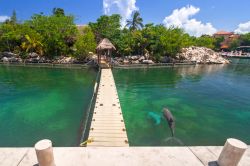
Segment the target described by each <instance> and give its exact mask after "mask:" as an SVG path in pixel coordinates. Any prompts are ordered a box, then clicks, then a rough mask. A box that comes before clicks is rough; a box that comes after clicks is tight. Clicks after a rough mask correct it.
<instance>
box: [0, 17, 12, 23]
mask: <svg viewBox="0 0 250 166" xmlns="http://www.w3.org/2000/svg"><path fill="white" fill-rule="evenodd" d="M7 19H10V17H9V16H0V22H4V21H6V20H7Z"/></svg>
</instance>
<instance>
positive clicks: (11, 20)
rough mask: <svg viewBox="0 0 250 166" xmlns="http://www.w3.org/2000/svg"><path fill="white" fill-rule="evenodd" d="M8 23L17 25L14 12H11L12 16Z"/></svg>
mask: <svg viewBox="0 0 250 166" xmlns="http://www.w3.org/2000/svg"><path fill="white" fill-rule="evenodd" d="M10 23H12V24H17V16H16V11H15V10H14V11H13V13H12V16H11V17H10Z"/></svg>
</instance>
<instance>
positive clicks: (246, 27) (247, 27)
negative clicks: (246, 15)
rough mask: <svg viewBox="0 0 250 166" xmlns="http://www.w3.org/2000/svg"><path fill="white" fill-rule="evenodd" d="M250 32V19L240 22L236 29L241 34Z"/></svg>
mask: <svg viewBox="0 0 250 166" xmlns="http://www.w3.org/2000/svg"><path fill="white" fill-rule="evenodd" d="M248 32H250V21H248V22H246V23H241V24H239V25H238V28H237V29H236V30H235V33H239V34H245V33H248Z"/></svg>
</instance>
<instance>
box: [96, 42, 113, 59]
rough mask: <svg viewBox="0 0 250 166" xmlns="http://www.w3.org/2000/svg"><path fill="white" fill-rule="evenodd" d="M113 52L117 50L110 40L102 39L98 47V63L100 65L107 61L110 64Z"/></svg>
mask: <svg viewBox="0 0 250 166" xmlns="http://www.w3.org/2000/svg"><path fill="white" fill-rule="evenodd" d="M113 50H116V48H115V46H114V45H113V44H112V43H111V42H110V40H109V39H107V38H104V39H102V41H101V42H100V43H99V44H98V46H97V47H96V51H97V55H98V63H99V64H100V63H101V60H103V61H105V63H110V62H111V56H112V51H113Z"/></svg>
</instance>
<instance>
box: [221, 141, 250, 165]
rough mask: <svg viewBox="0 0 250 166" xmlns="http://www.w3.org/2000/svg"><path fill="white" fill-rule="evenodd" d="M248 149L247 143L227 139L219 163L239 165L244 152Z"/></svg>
mask: <svg viewBox="0 0 250 166" xmlns="http://www.w3.org/2000/svg"><path fill="white" fill-rule="evenodd" d="M246 150H247V145H246V144H245V143H244V142H242V141H240V140H237V139H233V138H229V139H227V141H226V143H225V145H224V148H223V150H222V152H221V154H220V156H219V159H218V161H217V163H218V164H219V166H237V165H238V163H239V162H240V160H241V158H242V156H243V154H244V153H245V151H246Z"/></svg>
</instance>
